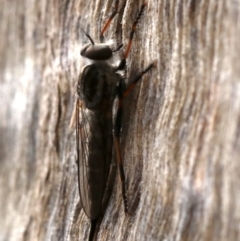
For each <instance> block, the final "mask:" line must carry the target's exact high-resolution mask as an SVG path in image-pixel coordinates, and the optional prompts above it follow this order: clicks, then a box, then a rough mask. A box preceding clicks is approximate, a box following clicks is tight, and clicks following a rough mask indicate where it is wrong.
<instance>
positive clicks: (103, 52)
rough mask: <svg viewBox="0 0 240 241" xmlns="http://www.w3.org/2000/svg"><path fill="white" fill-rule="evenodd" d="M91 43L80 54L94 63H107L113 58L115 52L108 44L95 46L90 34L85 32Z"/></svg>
mask: <svg viewBox="0 0 240 241" xmlns="http://www.w3.org/2000/svg"><path fill="white" fill-rule="evenodd" d="M83 32H84V31H83ZM84 33H85V35H86V36H87V37H88V39H89V40H90V42H91V43H88V44H85V45H84V46H83V47H82V49H81V52H80V54H81V55H82V56H83V57H86V58H88V59H90V60H94V61H105V60H108V59H110V58H111V57H112V55H113V50H112V49H111V48H110V47H109V46H108V45H106V44H95V43H94V41H93V40H92V38H91V37H90V35H89V34H87V33H86V32H84Z"/></svg>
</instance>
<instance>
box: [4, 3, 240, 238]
mask: <svg viewBox="0 0 240 241" xmlns="http://www.w3.org/2000/svg"><path fill="white" fill-rule="evenodd" d="M0 3H1V8H0V18H1V20H0V34H1V41H0V56H1V60H0V73H1V74H0V77H1V78H0V98H1V108H0V119H1V121H0V137H1V138H0V185H1V186H0V207H1V208H0V240H9V241H10V240H11V241H16V240H18V241H20V240H87V239H88V234H89V225H90V224H89V220H88V218H87V217H86V216H85V214H84V212H83V211H82V210H81V204H80V201H79V195H78V190H77V166H76V164H75V159H76V154H75V136H74V135H75V133H74V131H73V130H71V129H69V127H68V125H69V120H70V117H71V113H72V109H73V103H74V93H75V85H76V81H77V77H78V74H79V72H80V69H81V67H82V66H83V65H84V64H85V62H84V61H83V59H82V58H81V57H80V55H79V51H80V48H81V45H82V44H83V43H85V42H86V38H84V36H83V34H82V33H81V31H80V28H83V29H85V30H87V31H89V33H90V34H91V35H92V36H93V38H94V39H97V38H98V36H99V29H100V26H101V25H102V24H103V23H104V21H105V20H106V19H107V16H108V15H109V14H110V13H111V11H112V7H113V1H105V0H98V1H93V0H91V1H86V0H78V1H77V0H65V1H64V0H62V1H60V0H59V1H57V0H42V1H37V0H33V1H29V0H18V1H8V0H1V1H0ZM141 4H142V1H139V3H138V1H134V0H127V1H124V0H123V1H122V0H120V6H119V14H118V15H117V16H116V18H115V19H114V21H113V24H112V25H111V27H110V29H109V31H108V32H107V34H106V38H107V39H114V40H115V41H116V42H118V43H121V42H123V43H124V44H125V45H126V43H127V40H128V35H129V31H130V28H131V23H132V22H133V21H134V17H135V16H136V14H137V12H138V11H139V9H140V6H141ZM147 5H148V7H147V9H146V11H145V13H144V16H143V17H142V19H141V21H140V24H139V25H138V27H137V33H136V35H135V40H134V46H133V49H132V51H131V54H130V57H129V59H128V61H127V77H128V79H129V80H131V79H132V78H133V77H134V76H135V75H136V73H138V72H140V71H141V70H142V69H143V68H144V67H146V66H147V65H148V64H150V63H151V62H152V61H156V67H155V68H154V69H153V70H152V71H151V72H150V73H149V74H147V76H145V77H144V79H143V80H142V82H141V83H140V84H139V85H138V86H137V87H136V89H135V91H134V93H133V94H131V95H130V96H129V98H128V100H126V103H125V106H126V107H125V115H124V120H125V125H124V127H125V128H124V129H123V138H122V140H123V143H122V152H123V155H124V161H125V164H124V168H125V171H126V176H127V195H128V198H129V203H130V209H131V210H132V214H131V215H126V214H124V211H123V205H122V199H121V191H120V185H119V183H120V182H119V178H116V183H115V185H114V187H113V194H112V196H111V198H110V202H109V205H108V207H107V210H106V213H105V215H104V218H103V221H102V224H101V227H100V231H99V233H98V240H131V241H132V240H138V241H139V240H142V241H145V240H156V241H157V240H191V241H194V240H211V241H214V240H216V241H220V240H224V241H225V240H230V241H233V240H234V241H235V240H240V201H239V197H240V44H239V39H240V13H239V11H240V2H239V1H238V0H223V1H216V0H202V1H194V0H189V1H187V0H180V1H173V0H171V1H169V0H154V1H153V0H149V1H147ZM121 54H122V51H120V53H119V57H121Z"/></svg>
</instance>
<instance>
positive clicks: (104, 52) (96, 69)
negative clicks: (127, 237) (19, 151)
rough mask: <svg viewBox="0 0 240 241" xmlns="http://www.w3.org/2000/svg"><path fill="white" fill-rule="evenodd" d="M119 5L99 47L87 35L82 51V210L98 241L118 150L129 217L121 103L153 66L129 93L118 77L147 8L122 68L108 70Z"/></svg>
mask: <svg viewBox="0 0 240 241" xmlns="http://www.w3.org/2000/svg"><path fill="white" fill-rule="evenodd" d="M118 6H119V1H118V0H117V1H115V7H114V11H113V13H112V14H111V16H110V17H109V19H108V21H107V22H106V24H105V25H104V27H103V28H102V31H101V33H100V42H101V43H100V44H96V43H95V42H94V41H93V39H92V38H91V37H90V36H89V35H88V34H87V33H85V32H84V31H83V32H84V33H85V35H86V36H87V38H88V39H89V40H90V43H89V44H86V45H85V46H83V48H82V50H81V55H82V56H83V57H86V58H88V59H90V60H92V61H93V62H92V64H90V65H87V66H84V67H83V69H82V71H81V73H80V76H79V79H78V83H77V99H76V110H75V111H76V144H77V147H76V148H77V164H78V182H79V193H80V198H81V204H82V207H83V209H84V212H85V214H86V215H87V216H88V217H89V218H90V219H91V221H92V227H91V231H90V238H89V240H91V239H92V238H93V235H94V234H93V233H94V228H93V226H95V225H96V220H97V219H98V217H99V215H100V214H101V212H102V211H103V210H102V209H103V207H102V206H103V198H104V194H105V190H106V185H107V181H108V176H109V169H110V164H111V161H112V158H113V157H112V150H113V147H115V152H116V159H117V163H118V170H119V174H120V179H121V183H122V187H121V188H122V197H123V203H124V210H125V212H128V203H127V197H126V190H125V175H124V170H123V161H122V156H121V152H120V133H121V127H122V100H123V98H125V97H126V96H127V95H128V94H129V93H130V92H131V91H132V90H133V88H134V86H135V85H136V84H137V83H138V81H139V80H141V78H142V76H143V75H144V74H145V73H147V72H148V71H149V70H150V69H151V68H152V67H153V64H150V65H149V66H148V67H147V68H146V69H145V70H143V71H142V72H140V73H139V75H137V76H136V78H135V79H133V81H130V85H129V86H127V87H125V86H126V85H125V80H124V78H123V76H122V75H121V74H120V73H119V72H118V71H121V70H124V69H125V66H126V59H127V57H128V55H129V53H130V49H131V46H132V40H133V36H134V33H135V29H136V26H137V23H138V21H139V19H140V17H141V16H142V14H143V12H144V9H145V7H146V4H143V5H142V6H141V9H140V11H139V13H138V15H137V17H136V19H135V21H134V23H133V25H132V29H131V32H130V37H129V42H128V45H127V48H126V51H125V52H124V57H123V58H122V60H121V61H120V63H119V64H118V65H117V66H111V65H109V64H108V63H107V62H106V60H109V59H110V58H111V57H112V55H113V53H114V52H115V51H119V50H120V49H121V48H122V45H120V46H118V47H117V48H116V49H115V50H113V49H111V48H110V46H109V45H107V44H104V43H103V39H104V33H105V31H106V30H107V29H108V27H109V25H110V23H111V21H112V19H113V18H114V17H115V15H116V14H117V12H118ZM116 98H117V99H118V104H117V110H116V117H115V121H114V123H113V119H114V118H113V102H114V100H115V99H116Z"/></svg>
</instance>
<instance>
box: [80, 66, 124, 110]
mask: <svg viewBox="0 0 240 241" xmlns="http://www.w3.org/2000/svg"><path fill="white" fill-rule="evenodd" d="M119 79H120V75H119V74H117V73H115V68H113V67H111V66H110V65H108V64H107V63H105V62H95V63H93V64H91V65H87V66H85V67H84V68H83V69H82V71H81V74H80V76H79V80H78V86H77V95H78V97H79V98H80V99H81V100H82V101H83V102H84V104H85V106H86V108H88V109H90V110H98V109H99V108H100V106H101V105H102V104H103V102H106V101H108V100H109V101H111V100H113V99H114V97H115V94H116V86H117V82H118V81H119Z"/></svg>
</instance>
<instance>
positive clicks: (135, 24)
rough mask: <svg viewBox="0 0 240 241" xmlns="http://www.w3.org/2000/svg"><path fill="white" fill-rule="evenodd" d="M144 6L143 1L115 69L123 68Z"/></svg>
mask: <svg viewBox="0 0 240 241" xmlns="http://www.w3.org/2000/svg"><path fill="white" fill-rule="evenodd" d="M145 7H146V3H144V4H143V5H142V7H141V10H140V12H139V13H138V16H137V18H136V19H135V21H134V23H133V25H132V30H131V32H130V36H129V41H128V45H127V49H126V51H125V53H124V56H123V59H122V60H121V62H120V63H119V65H118V67H117V70H124V68H125V66H126V59H127V57H128V55H129V53H130V50H131V47H132V42H133V36H134V33H135V31H136V26H137V24H138V22H139V20H140V18H141V16H142V15H143V12H144V9H145Z"/></svg>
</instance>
